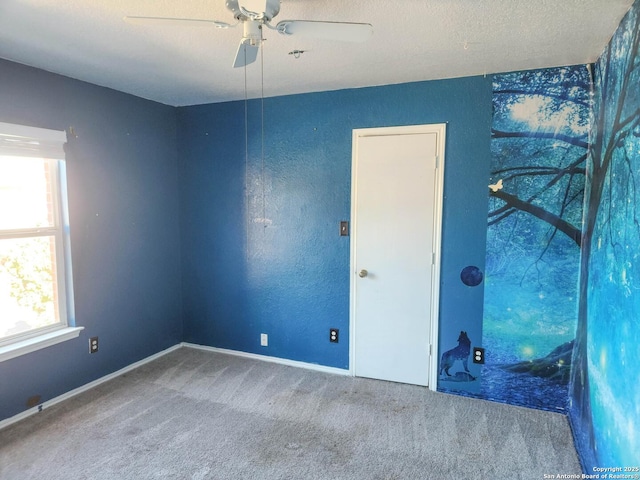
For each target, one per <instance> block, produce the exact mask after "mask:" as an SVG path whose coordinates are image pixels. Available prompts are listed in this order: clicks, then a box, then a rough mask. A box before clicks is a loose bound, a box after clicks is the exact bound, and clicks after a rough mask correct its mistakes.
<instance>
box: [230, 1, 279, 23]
mask: <svg viewBox="0 0 640 480" xmlns="http://www.w3.org/2000/svg"><path fill="white" fill-rule="evenodd" d="M225 5H226V6H227V8H228V9H229V10H231V11H232V12H233V16H234V17H235V18H236V20H240V21H245V20H260V21H263V22H268V21H270V20H271V19H272V18H273V17H275V16H276V15H278V13H279V12H280V0H226V3H225Z"/></svg>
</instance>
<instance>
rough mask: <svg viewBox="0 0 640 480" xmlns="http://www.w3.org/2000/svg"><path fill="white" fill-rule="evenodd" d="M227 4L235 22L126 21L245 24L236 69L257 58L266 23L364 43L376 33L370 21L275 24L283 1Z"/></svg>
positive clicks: (286, 31)
mask: <svg viewBox="0 0 640 480" xmlns="http://www.w3.org/2000/svg"><path fill="white" fill-rule="evenodd" d="M225 5H226V7H227V8H228V9H229V10H231V12H232V13H233V16H234V18H235V19H236V23H233V24H230V23H227V22H222V21H218V20H206V19H195V18H167V17H140V16H126V17H124V20H125V21H126V22H129V23H132V24H162V25H178V26H179V25H185V26H198V25H200V26H214V27H216V28H233V27H235V26H237V25H239V24H242V27H243V35H242V39H241V40H240V45H239V46H238V51H237V53H236V56H235V59H234V61H233V66H234V68H237V67H243V66H245V65H249V64H250V63H253V62H255V61H256V58H257V56H258V50H259V48H260V44H261V43H262V41H263V40H264V38H263V37H262V27H263V26H264V27H267V28H269V29H271V30H275V31H277V32H278V33H280V34H282V35H296V36H300V37H304V36H306V37H314V38H322V39H329V40H340V41H346V42H364V41H366V40H367V39H368V38H369V37H370V36H371V34H372V33H373V27H372V26H371V25H370V24H368V23H351V22H318V21H309V20H283V21H281V22H278V23H277V24H276V25H275V26H274V25H272V24H271V21H272V20H273V18H274V17H275V16H276V15H278V13H279V12H280V0H226V1H225Z"/></svg>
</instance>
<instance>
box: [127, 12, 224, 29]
mask: <svg viewBox="0 0 640 480" xmlns="http://www.w3.org/2000/svg"><path fill="white" fill-rule="evenodd" d="M124 21H125V22H127V23H131V24H132V25H161V26H169V27H211V26H213V27H216V28H229V27H231V26H232V25H231V24H229V23H227V22H219V21H218V20H202V19H197V18H169V17H137V16H133V15H127V16H126V17H124Z"/></svg>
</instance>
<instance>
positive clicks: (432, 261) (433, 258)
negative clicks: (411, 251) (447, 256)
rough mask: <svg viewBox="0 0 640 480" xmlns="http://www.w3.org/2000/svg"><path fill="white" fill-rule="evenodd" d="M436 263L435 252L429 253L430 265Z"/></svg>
mask: <svg viewBox="0 0 640 480" xmlns="http://www.w3.org/2000/svg"><path fill="white" fill-rule="evenodd" d="M435 264H436V252H432V253H431V265H435Z"/></svg>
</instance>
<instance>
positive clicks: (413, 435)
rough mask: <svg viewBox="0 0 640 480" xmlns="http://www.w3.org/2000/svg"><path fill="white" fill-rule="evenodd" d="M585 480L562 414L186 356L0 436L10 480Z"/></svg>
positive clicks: (3, 473) (2, 463)
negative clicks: (561, 479) (578, 477)
mask: <svg viewBox="0 0 640 480" xmlns="http://www.w3.org/2000/svg"><path fill="white" fill-rule="evenodd" d="M580 472H581V470H580V465H579V463H578V459H577V456H576V453H575V449H574V446H573V441H572V437H571V433H570V430H569V426H568V423H567V420H566V418H565V417H564V416H562V415H560V414H556V413H549V412H542V411H536V410H529V409H524V408H519V407H511V406H507V405H501V404H496V403H491V402H486V401H482V400H475V399H470V398H464V397H459V396H455V395H447V394H442V393H434V392H431V391H429V390H427V389H425V388H422V387H416V386H411V385H402V384H395V383H389V382H381V381H376V380H369V379H363V378H352V377H343V376H339V375H331V374H325V373H319V372H315V371H309V370H306V369H300V368H295V367H288V366H282V365H277V364H273V363H267V362H261V361H256V360H250V359H245V358H240V357H235V356H230V355H223V354H219V353H212V352H206V351H201V350H195V349H190V348H181V349H179V350H177V351H174V352H172V353H170V354H168V355H166V356H164V357H162V358H160V359H158V360H155V361H153V362H151V363H149V364H146V365H144V366H142V367H140V368H138V369H136V370H134V371H132V372H130V373H128V374H126V375H123V376H121V377H119V378H117V379H115V380H112V381H110V382H107V383H105V384H102V385H100V386H98V387H96V388H94V389H93V390H91V391H88V392H85V393H83V394H80V395H78V396H76V397H74V398H72V399H69V400H67V401H65V402H62V403H60V404H58V405H55V406H53V407H51V408H48V409H46V410H44V411H43V412H42V413H39V414H37V415H34V416H32V417H30V418H28V419H26V420H24V421H22V422H20V423H17V424H14V425H12V426H10V427H8V428H6V429H4V430H2V431H0V478H2V479H3V480H5V479H8V480H14V479H15V480H29V479H38V480H55V479H61V480H62V479H64V480H75V479H91V480H101V479H105V480H117V479H136V480H137V479H190V480H200V479H225V480H226V479H229V480H236V479H256V480H268V479H287V480H288V479H300V480H304V479H310V480H313V479H345V480H347V479H358V480H360V479H363V480H364V479H366V480H376V479H380V480H382V479H388V480H391V479H398V480H400V479H402V480H411V479H456V480H460V479H481V480H485V479H542V478H543V475H544V474H545V473H547V474H558V473H565V474H570V473H580Z"/></svg>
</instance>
